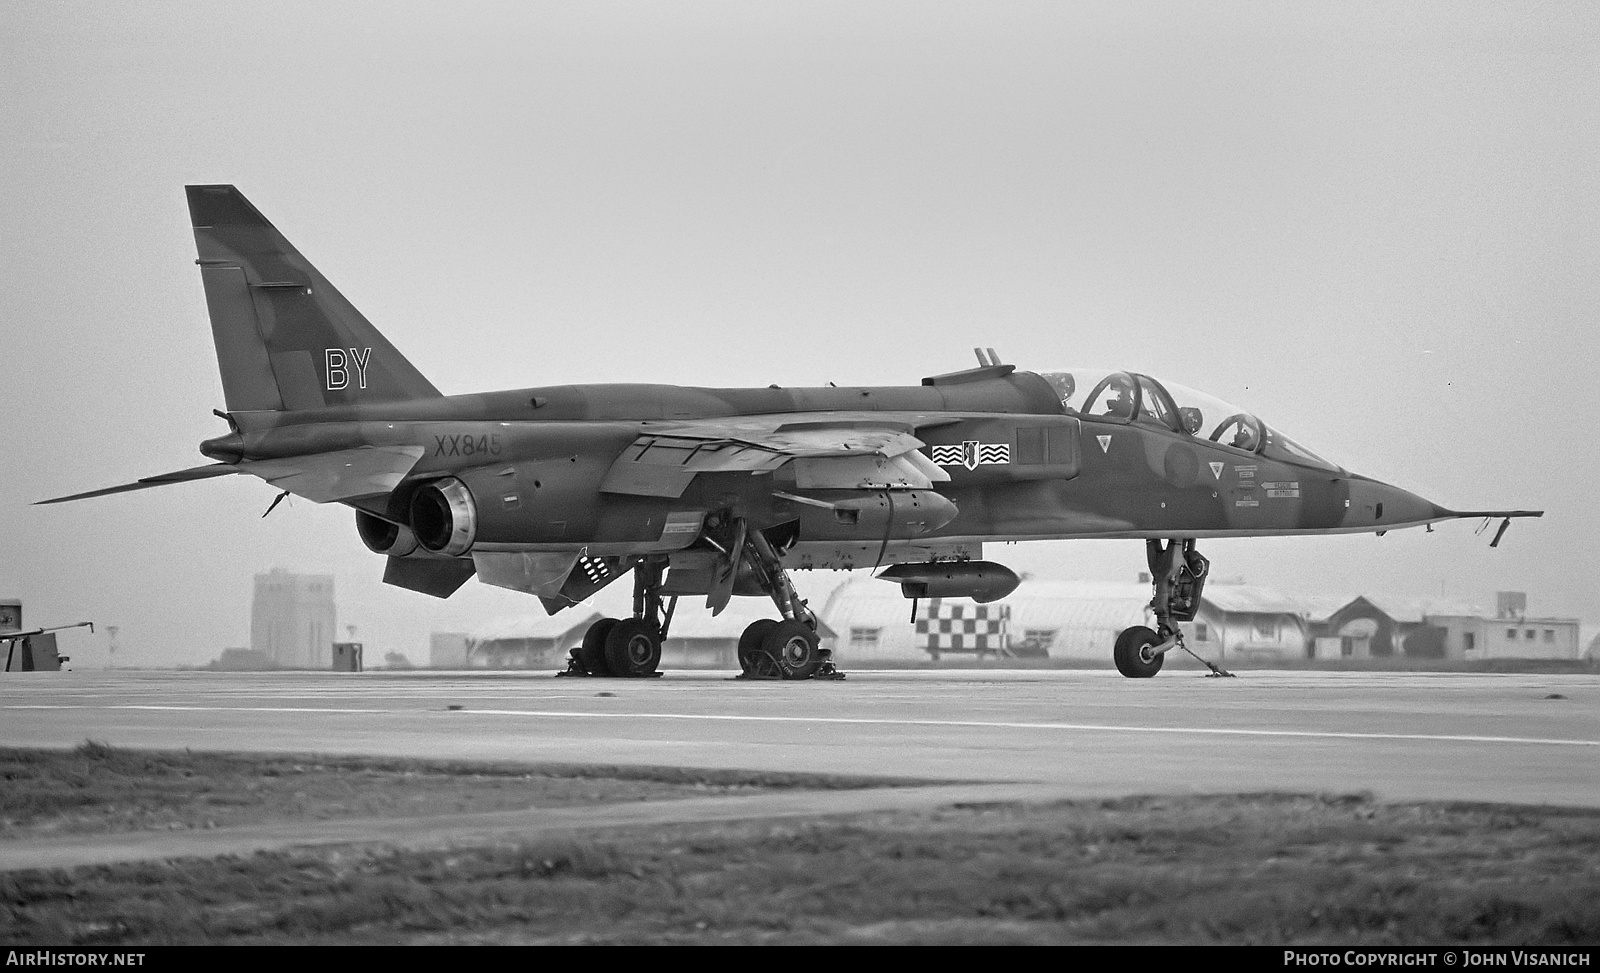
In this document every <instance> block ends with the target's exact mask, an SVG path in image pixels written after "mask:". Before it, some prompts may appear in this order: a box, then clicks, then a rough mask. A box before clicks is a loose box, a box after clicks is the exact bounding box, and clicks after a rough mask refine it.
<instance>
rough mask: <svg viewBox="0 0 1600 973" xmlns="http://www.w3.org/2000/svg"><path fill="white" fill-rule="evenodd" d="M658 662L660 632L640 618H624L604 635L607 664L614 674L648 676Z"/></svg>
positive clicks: (659, 657) (659, 661) (654, 669)
mask: <svg viewBox="0 0 1600 973" xmlns="http://www.w3.org/2000/svg"><path fill="white" fill-rule="evenodd" d="M660 664H661V633H660V632H658V631H656V627H655V626H654V625H651V624H650V623H649V622H647V621H645V620H644V619H642V618H624V619H622V620H620V621H618V622H617V623H616V624H615V625H613V626H611V631H610V632H609V633H607V635H606V667H607V668H609V669H610V670H611V674H612V675H613V676H648V675H651V674H652V673H654V672H655V671H656V667H657V666H659V665H660Z"/></svg>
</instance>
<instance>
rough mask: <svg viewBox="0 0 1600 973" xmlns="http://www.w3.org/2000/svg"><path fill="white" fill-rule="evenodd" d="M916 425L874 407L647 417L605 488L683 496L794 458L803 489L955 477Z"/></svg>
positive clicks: (923, 483)
mask: <svg viewBox="0 0 1600 973" xmlns="http://www.w3.org/2000/svg"><path fill="white" fill-rule="evenodd" d="M922 445H923V442H922V440H920V439H918V438H917V437H916V436H915V435H914V433H913V432H912V426H911V424H909V423H907V422H902V421H894V420H888V419H885V418H883V417H880V416H873V415H871V414H870V413H869V414H865V415H861V416H857V415H854V414H850V415H844V414H841V415H837V416H834V417H830V418H827V419H819V418H818V417H817V415H816V414H815V413H813V414H810V415H794V416H790V415H771V416H738V417H731V418H728V419H703V420H693V421H685V422H664V423H649V424H647V425H646V427H645V429H644V430H643V431H642V432H641V433H640V435H639V437H638V438H637V439H635V440H634V441H633V443H631V444H630V445H629V446H628V448H627V449H625V450H623V452H622V455H621V456H619V457H618V458H617V460H616V462H615V463H613V464H612V465H611V469H610V470H609V471H608V472H607V474H606V478H605V480H604V481H602V482H601V484H600V489H601V490H602V491H604V492H607V493H624V494H633V495H636V496H649V497H679V496H682V495H683V491H684V490H686V489H688V486H689V483H690V482H691V481H692V480H693V479H694V478H695V477H696V476H698V475H700V474H701V473H739V472H743V473H770V472H772V471H774V470H776V469H778V468H779V467H781V466H783V465H784V464H786V463H790V462H793V463H794V464H795V466H794V471H795V482H796V486H798V487H799V488H800V489H841V490H854V489H863V488H872V487H886V486H894V487H911V488H920V489H926V488H928V487H930V486H932V485H933V484H934V483H941V482H944V481H947V480H949V479H950V474H948V473H946V472H945V471H944V470H942V469H940V468H939V467H937V466H935V465H934V464H933V462H932V461H931V460H929V459H928V458H927V457H926V456H923V455H922V454H921V453H920V452H918V450H919V449H920V448H921V447H922Z"/></svg>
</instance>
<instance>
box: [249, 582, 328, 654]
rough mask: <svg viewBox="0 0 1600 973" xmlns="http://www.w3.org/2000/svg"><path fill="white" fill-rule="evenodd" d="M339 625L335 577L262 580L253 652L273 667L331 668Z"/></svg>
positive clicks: (254, 606) (253, 618)
mask: <svg viewBox="0 0 1600 973" xmlns="http://www.w3.org/2000/svg"><path fill="white" fill-rule="evenodd" d="M336 621H337V612H336V610H335V607H334V601H333V576H332V575H330V574H291V573H290V572H288V571H285V570H284V569H282V568H273V569H272V570H271V571H269V572H268V573H266V574H258V575H256V589H255V598H254V600H253V601H252V603H251V606H250V648H251V650H252V651H254V652H256V653H258V654H259V655H260V656H261V657H262V658H265V659H267V660H270V661H271V662H272V664H273V665H276V666H279V667H282V668H287V669H326V668H328V667H329V666H330V665H332V663H333V640H334V637H335V632H336V624H335V623H336Z"/></svg>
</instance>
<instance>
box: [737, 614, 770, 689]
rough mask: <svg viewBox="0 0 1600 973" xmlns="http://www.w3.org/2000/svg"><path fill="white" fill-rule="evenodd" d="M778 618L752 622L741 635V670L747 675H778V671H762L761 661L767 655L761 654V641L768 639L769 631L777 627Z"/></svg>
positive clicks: (763, 660)
mask: <svg viewBox="0 0 1600 973" xmlns="http://www.w3.org/2000/svg"><path fill="white" fill-rule="evenodd" d="M777 624H778V620H777V619H776V618H762V619H758V620H756V621H753V622H751V623H750V624H749V625H748V626H746V627H745V630H744V633H743V634H741V635H740V636H739V671H740V672H743V673H744V674H745V675H747V676H764V675H771V676H776V675H778V673H777V672H775V671H774V672H762V671H761V668H762V667H761V663H763V662H765V661H767V657H766V656H764V655H762V654H761V643H762V642H763V641H764V640H765V639H766V637H767V633H768V632H770V631H772V630H773V629H774V628H775V627H777Z"/></svg>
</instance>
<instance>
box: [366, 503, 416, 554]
mask: <svg viewBox="0 0 1600 973" xmlns="http://www.w3.org/2000/svg"><path fill="white" fill-rule="evenodd" d="M356 533H357V534H360V535H361V543H363V544H365V545H367V550H369V551H371V552H372V553H374V554H387V555H388V556H389V557H405V556H406V555H408V554H410V553H412V552H413V551H415V550H416V549H417V535H415V534H413V533H411V531H410V529H409V528H406V527H401V526H400V525H399V524H391V523H389V522H388V521H387V520H379V519H378V518H377V517H374V516H372V515H371V514H369V513H367V512H366V511H364V510H357V511H356Z"/></svg>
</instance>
